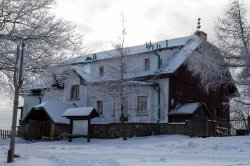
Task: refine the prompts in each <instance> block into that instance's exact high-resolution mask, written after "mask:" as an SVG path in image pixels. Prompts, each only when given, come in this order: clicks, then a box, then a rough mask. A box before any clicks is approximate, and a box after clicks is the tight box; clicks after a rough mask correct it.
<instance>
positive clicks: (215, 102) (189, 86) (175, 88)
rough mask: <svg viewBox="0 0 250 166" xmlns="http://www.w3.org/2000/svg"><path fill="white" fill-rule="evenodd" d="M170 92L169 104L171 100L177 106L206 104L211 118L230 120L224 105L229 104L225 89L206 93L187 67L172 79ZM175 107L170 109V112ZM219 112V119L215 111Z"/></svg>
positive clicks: (182, 68) (183, 67) (181, 68)
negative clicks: (195, 103)
mask: <svg viewBox="0 0 250 166" xmlns="http://www.w3.org/2000/svg"><path fill="white" fill-rule="evenodd" d="M169 79H170V81H169V82H170V91H169V96H170V97H169V103H171V100H173V101H174V106H175V105H176V104H185V103H188V102H201V103H205V104H206V106H207V108H208V110H209V112H210V113H211V118H218V116H219V117H220V118H226V119H228V118H229V107H228V106H225V105H223V104H222V103H228V99H226V98H225V96H226V93H225V91H226V90H225V89H220V90H219V91H216V92H213V91H209V92H205V91H204V89H202V88H200V85H199V80H198V79H197V78H194V77H193V76H192V74H191V73H190V72H188V71H187V68H186V67H185V66H182V67H180V68H179V69H178V71H177V72H176V73H175V75H173V76H171V77H170V78H169ZM174 106H171V107H169V111H170V109H171V108H173V107H174ZM216 109H217V110H218V114H219V115H217V117H216V115H215V110H216Z"/></svg>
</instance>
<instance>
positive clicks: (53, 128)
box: [50, 123, 55, 141]
mask: <svg viewBox="0 0 250 166" xmlns="http://www.w3.org/2000/svg"><path fill="white" fill-rule="evenodd" d="M54 135H55V124H54V123H51V128H50V139H51V140H52V141H54Z"/></svg>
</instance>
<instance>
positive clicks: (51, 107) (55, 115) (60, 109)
mask: <svg viewBox="0 0 250 166" xmlns="http://www.w3.org/2000/svg"><path fill="white" fill-rule="evenodd" d="M73 107H74V105H72V104H67V103H63V102H61V101H45V102H43V103H41V104H39V105H36V106H34V107H32V108H31V110H30V111H29V112H28V113H27V114H26V115H25V116H24V118H23V120H25V119H27V118H28V115H30V114H31V113H32V112H33V111H36V110H37V109H40V108H42V110H43V111H45V112H46V114H47V115H48V116H49V117H50V118H51V120H52V121H53V122H54V123H60V124H69V120H68V119H67V118H65V117H62V114H63V113H64V112H65V111H66V110H67V109H69V108H73Z"/></svg>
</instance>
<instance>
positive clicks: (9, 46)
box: [0, 0, 81, 162]
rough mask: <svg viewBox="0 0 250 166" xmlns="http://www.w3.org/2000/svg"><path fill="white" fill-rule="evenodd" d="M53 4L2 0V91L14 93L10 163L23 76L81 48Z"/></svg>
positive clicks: (43, 0)
mask: <svg viewBox="0 0 250 166" xmlns="http://www.w3.org/2000/svg"><path fill="white" fill-rule="evenodd" d="M54 5H55V0H39V1H38V0H0V56H1V58H0V78H1V79H0V85H1V86H0V91H1V90H2V88H6V86H5V85H8V86H11V87H12V88H13V89H14V92H15V94H14V104H13V118H12V129H11V140H10V149H9V151H8V159H7V161H8V162H13V159H14V149H15V148H14V147H15V135H16V120H17V106H18V95H19V90H20V88H21V86H22V85H23V83H24V82H25V81H24V79H23V78H25V80H26V81H27V80H29V78H30V77H33V76H34V75H35V74H38V73H40V72H42V71H44V70H46V69H50V67H51V66H54V65H56V64H58V63H61V62H62V61H63V60H65V57H63V55H65V54H67V53H70V54H74V53H76V52H78V51H80V48H81V37H80V36H79V35H77V34H76V33H75V30H74V26H72V25H71V24H70V23H68V22H65V21H63V20H61V19H57V18H56V17H55V16H54V15H53V14H52V13H51V11H50V9H51V7H52V6H54ZM17 45H18V46H21V47H22V50H21V51H20V49H18V48H19V47H18V46H17ZM23 55H25V57H24V56H23ZM23 57H24V58H23ZM22 64H23V65H22ZM24 70H26V71H25V72H24Z"/></svg>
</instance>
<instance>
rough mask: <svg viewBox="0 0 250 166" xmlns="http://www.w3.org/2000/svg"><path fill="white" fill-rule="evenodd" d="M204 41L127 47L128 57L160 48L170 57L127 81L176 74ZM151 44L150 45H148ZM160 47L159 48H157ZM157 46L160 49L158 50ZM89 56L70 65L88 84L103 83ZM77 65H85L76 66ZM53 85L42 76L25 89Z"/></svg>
mask: <svg viewBox="0 0 250 166" xmlns="http://www.w3.org/2000/svg"><path fill="white" fill-rule="evenodd" d="M201 42H202V39H200V37H198V36H196V35H191V36H186V37H182V38H176V39H171V40H164V41H159V42H155V43H151V46H152V47H146V45H145V44H144V45H138V46H134V47H127V48H124V52H126V55H134V54H140V53H150V52H154V51H157V50H158V49H159V48H160V49H161V50H163V52H162V54H164V56H165V57H168V58H167V60H165V61H163V65H162V66H161V68H160V69H157V70H155V71H152V70H149V71H148V72H135V73H132V74H129V75H125V78H126V79H131V78H136V77H144V76H152V75H158V74H171V73H174V72H175V71H176V70H177V69H178V68H179V67H180V66H181V65H182V64H183V63H184V62H185V61H186V59H187V58H188V57H189V56H190V55H191V54H192V52H193V51H194V50H195V49H196V48H197V47H198V46H199V45H200V44H201ZM148 44H149V43H148ZM157 45H158V46H157ZM156 46H157V47H158V48H156ZM173 47H178V48H179V49H177V48H176V49H175V51H172V52H169V51H166V52H164V50H168V49H170V48H171V49H173ZM118 55H119V52H117V50H110V51H104V52H99V53H96V54H95V56H96V59H94V60H91V61H88V63H89V62H95V61H97V60H103V59H109V58H114V57H116V56H118ZM86 57H87V56H83V57H78V58H74V59H71V61H70V62H71V63H68V65H70V64H75V65H72V66H71V67H70V68H71V69H72V70H74V71H75V72H76V73H77V74H78V75H79V76H80V77H81V78H82V79H84V80H85V81H86V82H89V83H93V82H100V81H101V82H103V81H104V80H100V78H99V77H98V78H95V77H93V76H92V75H90V64H88V63H84V62H85V59H86ZM77 63H84V64H79V65H81V66H79V65H76V64H77ZM105 79H106V80H107V81H111V80H114V79H115V78H105ZM52 83H53V78H52V77H49V76H46V77H44V76H41V77H40V78H38V79H36V80H35V81H34V82H33V83H31V84H30V85H31V87H29V88H25V89H32V88H33V89H38V88H47V87H51V85H52Z"/></svg>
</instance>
